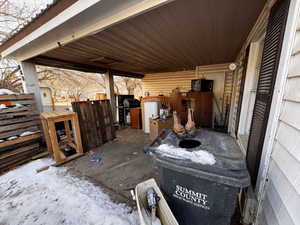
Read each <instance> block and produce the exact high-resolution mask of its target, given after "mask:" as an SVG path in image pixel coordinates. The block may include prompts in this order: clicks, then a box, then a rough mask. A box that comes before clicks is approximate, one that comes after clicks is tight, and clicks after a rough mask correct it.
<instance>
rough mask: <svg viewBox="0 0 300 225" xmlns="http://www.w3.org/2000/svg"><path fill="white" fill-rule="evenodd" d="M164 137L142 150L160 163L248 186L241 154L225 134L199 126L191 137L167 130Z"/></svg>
mask: <svg viewBox="0 0 300 225" xmlns="http://www.w3.org/2000/svg"><path fill="white" fill-rule="evenodd" d="M164 136H165V138H164V139H163V140H161V139H159V140H158V139H156V142H157V143H152V145H151V146H149V147H148V149H147V148H146V149H145V150H146V151H147V150H148V151H149V152H151V155H152V156H153V157H154V159H155V161H156V162H157V163H158V164H159V165H160V166H163V167H165V168H169V169H172V170H176V171H178V172H182V173H188V174H189V175H192V176H197V177H201V178H203V179H208V180H210V181H214V182H216V183H220V184H226V185H229V186H233V187H247V186H249V185H250V176H249V173H248V170H247V166H246V162H245V157H244V155H243V153H242V152H241V150H240V148H239V146H238V145H237V143H236V141H235V140H234V139H233V138H232V137H231V136H229V135H228V134H224V133H219V132H214V131H210V130H205V129H199V130H197V132H196V135H195V136H194V137H193V138H184V139H182V138H179V137H178V136H177V135H176V134H175V133H174V132H173V131H171V130H169V131H168V132H167V133H165V134H164ZM153 145H154V147H153Z"/></svg>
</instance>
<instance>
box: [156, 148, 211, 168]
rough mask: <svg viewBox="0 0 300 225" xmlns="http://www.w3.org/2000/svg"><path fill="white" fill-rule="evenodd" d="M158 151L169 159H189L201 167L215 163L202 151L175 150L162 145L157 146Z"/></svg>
mask: <svg viewBox="0 0 300 225" xmlns="http://www.w3.org/2000/svg"><path fill="white" fill-rule="evenodd" d="M158 151H159V152H160V153H161V154H163V155H165V156H168V157H171V158H175V159H189V160H191V161H192V162H195V163H201V164H203V165H214V164H215V163H216V159H215V157H214V155H213V154H211V153H209V152H208V151H204V150H199V151H193V152H189V151H187V150H186V149H185V148H176V147H174V146H171V145H168V144H162V145H160V146H158Z"/></svg>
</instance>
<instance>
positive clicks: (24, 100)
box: [0, 94, 41, 173]
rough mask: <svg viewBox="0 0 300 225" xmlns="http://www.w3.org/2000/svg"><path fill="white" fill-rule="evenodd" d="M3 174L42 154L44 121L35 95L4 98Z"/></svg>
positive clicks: (0, 115) (0, 98)
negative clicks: (40, 143) (41, 127)
mask: <svg viewBox="0 0 300 225" xmlns="http://www.w3.org/2000/svg"><path fill="white" fill-rule="evenodd" d="M0 104H1V108H0V173H2V172H4V171H6V170H9V169H11V168H14V167H16V166H18V165H20V164H22V163H25V162H27V161H29V160H31V158H32V157H33V156H35V155H37V154H39V153H41V150H40V145H39V141H40V138H41V133H40V119H39V113H38V112H37V110H36V105H35V101H34V95H33V94H19V95H0Z"/></svg>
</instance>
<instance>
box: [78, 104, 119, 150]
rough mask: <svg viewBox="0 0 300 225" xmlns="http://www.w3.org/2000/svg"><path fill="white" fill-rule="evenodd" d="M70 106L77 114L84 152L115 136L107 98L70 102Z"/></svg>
mask: <svg viewBox="0 0 300 225" xmlns="http://www.w3.org/2000/svg"><path fill="white" fill-rule="evenodd" d="M72 108H73V111H74V112H76V113H77V115H78V120H79V124H80V131H81V137H82V143H83V150H84V152H87V151H88V150H91V149H93V148H96V147H99V146H101V145H103V144H104V143H106V142H108V141H111V140H113V139H114V138H115V137H116V133H115V129H114V127H113V116H112V111H111V106H110V101H109V100H96V101H80V102H72Z"/></svg>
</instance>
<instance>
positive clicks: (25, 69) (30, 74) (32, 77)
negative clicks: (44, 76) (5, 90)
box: [20, 62, 43, 112]
mask: <svg viewBox="0 0 300 225" xmlns="http://www.w3.org/2000/svg"><path fill="white" fill-rule="evenodd" d="M20 66H21V70H22V74H23V76H24V81H25V85H24V92H25V93H34V96H35V101H36V104H37V109H38V111H39V112H43V104H42V97H41V91H40V84H39V80H38V74H37V72H36V68H35V64H32V63H29V62H20Z"/></svg>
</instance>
